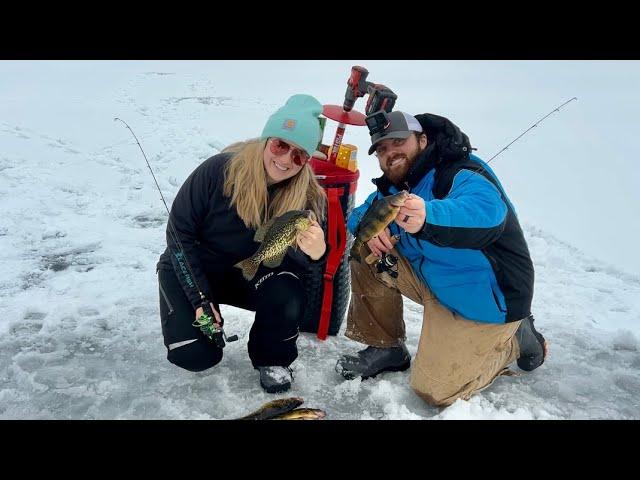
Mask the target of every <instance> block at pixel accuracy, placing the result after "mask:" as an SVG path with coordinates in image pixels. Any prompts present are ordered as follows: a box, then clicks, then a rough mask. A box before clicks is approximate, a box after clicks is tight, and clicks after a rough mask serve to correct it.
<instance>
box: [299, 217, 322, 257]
mask: <svg viewBox="0 0 640 480" xmlns="http://www.w3.org/2000/svg"><path fill="white" fill-rule="evenodd" d="M297 243H298V246H299V247H300V250H302V251H303V252H304V253H306V254H307V255H309V257H311V260H318V259H319V258H320V257H322V255H324V252H325V251H326V250H327V244H326V243H325V242H324V231H323V230H322V227H320V224H319V223H318V222H316V221H315V220H313V221H312V222H311V225H310V226H309V228H307V229H306V230H305V231H302V232H300V233H298V239H297Z"/></svg>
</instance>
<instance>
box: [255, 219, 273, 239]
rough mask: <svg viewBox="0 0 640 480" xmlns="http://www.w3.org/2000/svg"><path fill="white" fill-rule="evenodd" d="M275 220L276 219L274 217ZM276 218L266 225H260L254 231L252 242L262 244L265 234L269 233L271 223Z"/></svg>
mask: <svg viewBox="0 0 640 480" xmlns="http://www.w3.org/2000/svg"><path fill="white" fill-rule="evenodd" d="M276 218H277V217H276ZM276 218H272V219H271V220H269V221H268V222H267V223H265V224H264V225H260V226H259V227H258V229H257V230H256V234H255V235H254V236H253V240H254V241H255V242H262V241H264V237H265V236H266V235H267V232H268V231H269V229H270V228H271V226H272V225H273V223H274V222H275V220H276Z"/></svg>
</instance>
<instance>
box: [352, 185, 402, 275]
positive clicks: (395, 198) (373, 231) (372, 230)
mask: <svg viewBox="0 0 640 480" xmlns="http://www.w3.org/2000/svg"><path fill="white" fill-rule="evenodd" d="M408 198H409V192H407V191H406V190H402V191H401V192H399V193H396V194H395V195H389V196H386V197H383V198H381V199H380V200H378V201H376V202H375V203H373V204H372V205H371V207H369V210H367V212H366V213H365V214H364V216H363V217H362V220H360V223H359V224H358V232H357V233H356V236H355V237H356V239H355V241H354V242H353V246H352V247H351V251H350V253H349V254H350V256H351V258H353V259H355V260H357V261H358V262H360V261H361V257H360V249H361V248H362V246H363V245H364V244H365V243H367V242H368V241H369V240H371V239H372V238H373V237H375V236H376V235H379V234H380V233H381V232H383V231H384V229H385V228H387V225H389V224H390V223H391V222H392V221H393V220H394V219H395V218H396V216H397V215H398V212H399V211H400V207H402V206H403V205H404V202H405V201H406V200H407V199H408Z"/></svg>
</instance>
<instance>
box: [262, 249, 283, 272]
mask: <svg viewBox="0 0 640 480" xmlns="http://www.w3.org/2000/svg"><path fill="white" fill-rule="evenodd" d="M286 254H287V249H286V248H285V249H284V250H283V251H282V252H281V253H279V254H278V255H276V256H275V257H273V258H269V259H265V260H263V261H262V263H263V264H264V266H265V267H269V268H276V267H279V266H280V264H281V263H282V260H284V256H285V255H286Z"/></svg>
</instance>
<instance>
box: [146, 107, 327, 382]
mask: <svg viewBox="0 0 640 480" xmlns="http://www.w3.org/2000/svg"><path fill="white" fill-rule="evenodd" d="M321 112H322V105H321V104H320V103H319V102H318V101H317V100H316V99H315V98H313V97H311V96H309V95H294V96H292V97H291V98H289V100H288V101H287V103H286V104H285V105H284V106H283V107H281V108H280V109H279V110H278V111H276V112H275V113H274V114H273V115H271V117H269V120H268V121H267V124H266V125H265V127H264V129H263V132H262V135H261V136H260V137H259V138H258V139H252V140H248V141H245V142H240V143H237V144H234V145H231V146H229V147H227V148H226V149H225V150H224V151H223V152H222V153H220V154H218V155H214V156H213V157H211V158H209V159H208V160H206V161H204V162H203V163H202V164H201V165H200V166H198V167H197V168H196V169H195V171H194V172H193V173H192V174H191V175H190V176H189V178H187V180H186V181H185V182H184V184H183V185H182V187H181V188H180V190H179V192H178V194H177V195H176V198H175V200H174V201H173V205H172V207H171V214H170V221H169V222H168V225H167V249H166V250H165V252H164V253H163V254H162V255H161V257H160V260H159V262H158V267H157V268H158V281H159V285H160V317H161V320H162V334H163V335H164V343H165V345H166V347H167V358H168V360H169V361H170V362H171V363H173V364H175V365H177V366H179V367H182V368H185V369H187V370H190V371H193V372H199V371H202V370H205V369H208V368H210V367H213V366H214V365H216V364H217V363H218V362H220V360H221V359H222V353H223V350H222V348H221V347H220V346H219V345H217V344H216V343H215V342H214V341H213V340H212V339H211V335H208V334H206V333H207V329H206V328H200V327H201V326H202V318H203V317H202V314H203V308H202V303H203V301H202V298H201V296H200V292H202V294H203V295H204V297H205V298H206V299H207V300H209V301H210V306H211V311H212V313H213V317H215V318H214V319H213V327H214V329H215V327H219V326H221V325H222V323H223V320H222V317H221V315H220V304H228V305H233V306H236V307H239V308H243V309H246V310H251V311H255V312H256V314H255V320H254V323H253V326H252V327H251V331H250V334H249V343H248V350H249V358H250V359H251V362H252V364H253V366H254V368H256V369H257V370H259V371H260V384H261V385H262V387H263V388H264V389H265V390H266V391H267V392H269V393H276V392H282V391H286V390H288V389H289V387H290V386H291V381H292V379H293V377H292V374H291V369H290V368H289V365H291V363H292V362H293V361H294V360H295V359H296V357H297V356H298V351H297V348H296V340H297V337H298V331H299V330H298V323H299V321H300V319H301V318H302V316H303V315H304V305H305V291H304V288H303V286H302V283H301V281H300V273H301V272H303V271H304V270H305V268H307V267H308V266H309V265H310V263H311V262H317V263H324V261H325V260H326V254H327V246H326V244H325V240H324V232H323V231H322V228H321V227H320V225H319V224H318V221H317V220H319V221H322V220H323V218H324V213H325V212H324V209H325V201H326V199H325V194H324V191H323V190H322V188H321V187H320V185H319V184H318V183H317V181H316V180H315V177H314V174H313V171H312V170H311V168H310V166H309V164H308V160H309V158H310V156H311V155H312V154H313V152H314V151H315V150H316V147H317V145H318V143H319V142H320V140H321V138H320V137H321V129H320V122H319V118H318V116H319V115H320V113H321ZM292 210H296V211H303V210H309V211H310V212H312V213H309V214H308V218H309V220H308V221H306V220H305V221H304V222H300V221H299V220H298V221H297V227H296V228H297V230H295V231H293V235H294V236H293V237H292V236H289V237H287V238H289V239H291V243H292V244H293V245H294V246H297V248H294V249H291V248H287V246H286V245H285V246H284V249H285V250H286V252H287V253H286V255H284V256H283V255H281V254H280V253H281V252H280V253H277V252H276V257H277V258H270V257H269V256H268V255H267V254H262V253H261V254H260V255H255V254H256V252H257V251H258V250H259V248H260V247H261V245H260V243H258V241H261V240H263V239H264V241H265V242H266V241H267V240H268V238H271V237H270V236H269V235H267V237H266V238H265V232H264V231H265V229H266V228H269V227H270V226H272V225H273V224H274V222H270V223H269V221H270V220H273V219H276V222H275V223H276V224H277V223H278V220H277V219H278V218H279V217H282V216H283V215H284V214H285V213H287V212H290V211H292ZM284 218H288V217H287V216H285V217H284ZM316 219H317V220H316ZM301 223H304V226H303V227H300V224H301ZM260 227H262V228H260ZM281 227H282V225H281ZM256 231H258V235H256ZM254 237H256V239H257V240H258V241H256V240H254ZM278 238H284V237H282V236H280V237H278ZM267 250H269V251H272V250H273V249H267ZM263 251H265V248H262V249H261V250H260V252H263ZM273 251H277V248H276V249H275V250H273ZM257 257H259V258H258V260H256V261H253V266H252V267H251V268H250V269H249V270H251V271H250V272H249V274H247V270H248V269H247V268H244V270H243V269H241V268H239V267H240V266H246V265H248V263H247V262H244V263H242V262H243V261H246V260H247V259H250V258H253V259H254V260H255V259H256V258H257ZM268 257H269V258H268ZM256 265H257V271H256V272H255V274H254V272H253V270H254V269H255V266H256ZM243 271H244V275H243ZM249 276H250V277H251V278H250V279H247V277H249ZM208 331H209V332H210V331H211V324H210V325H209V330H208ZM223 345H224V344H223Z"/></svg>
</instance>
